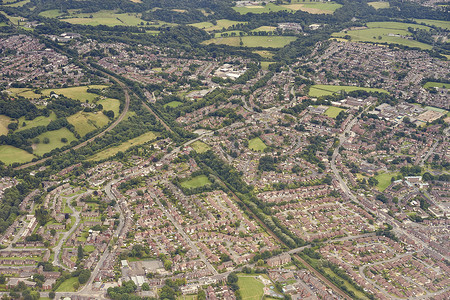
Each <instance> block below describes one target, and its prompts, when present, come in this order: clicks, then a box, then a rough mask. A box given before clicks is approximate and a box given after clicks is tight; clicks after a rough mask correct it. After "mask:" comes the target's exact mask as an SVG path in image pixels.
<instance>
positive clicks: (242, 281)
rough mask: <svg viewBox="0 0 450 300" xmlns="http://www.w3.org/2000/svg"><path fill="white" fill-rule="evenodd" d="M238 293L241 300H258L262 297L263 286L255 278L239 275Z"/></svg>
mask: <svg viewBox="0 0 450 300" xmlns="http://www.w3.org/2000/svg"><path fill="white" fill-rule="evenodd" d="M237 284H238V286H239V291H240V292H241V296H242V300H260V299H262V297H263V295H264V284H263V283H262V282H261V281H260V280H259V279H257V278H255V276H248V275H247V276H245V275H239V276H238V282H237Z"/></svg>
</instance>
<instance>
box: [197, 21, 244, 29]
mask: <svg viewBox="0 0 450 300" xmlns="http://www.w3.org/2000/svg"><path fill="white" fill-rule="evenodd" d="M237 24H247V22H238V21H231V20H227V19H222V20H217V24H216V25H214V24H213V23H211V22H200V23H194V24H190V25H191V26H194V27H197V28H200V29H204V30H206V31H213V30H222V29H223V28H225V29H227V28H228V27H230V26H233V25H237Z"/></svg>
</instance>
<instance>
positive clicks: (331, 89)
mask: <svg viewBox="0 0 450 300" xmlns="http://www.w3.org/2000/svg"><path fill="white" fill-rule="evenodd" d="M360 90H363V91H367V92H380V93H387V91H386V90H383V89H376V88H366V87H358V86H345V85H324V84H316V85H313V86H311V88H310V89H309V95H310V96H311V97H320V96H326V95H333V94H334V93H338V92H340V91H346V92H351V91H360Z"/></svg>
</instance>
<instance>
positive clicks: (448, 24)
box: [414, 19, 450, 30]
mask: <svg viewBox="0 0 450 300" xmlns="http://www.w3.org/2000/svg"><path fill="white" fill-rule="evenodd" d="M414 21H416V22H417V23H424V24H427V25H430V26H437V27H441V28H444V29H447V30H450V22H449V21H439V20H427V19H414Z"/></svg>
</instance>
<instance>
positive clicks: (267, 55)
mask: <svg viewBox="0 0 450 300" xmlns="http://www.w3.org/2000/svg"><path fill="white" fill-rule="evenodd" d="M253 53H256V54H258V55H260V56H261V57H262V58H272V57H273V55H274V54H273V52H270V51H267V50H256V51H253Z"/></svg>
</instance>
